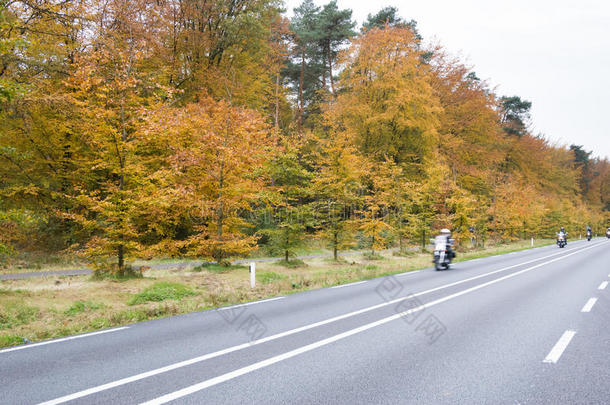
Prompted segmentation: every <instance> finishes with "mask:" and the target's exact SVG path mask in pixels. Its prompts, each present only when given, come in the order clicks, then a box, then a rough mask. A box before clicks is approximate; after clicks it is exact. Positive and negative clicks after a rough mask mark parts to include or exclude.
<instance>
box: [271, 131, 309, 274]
mask: <svg viewBox="0 0 610 405" xmlns="http://www.w3.org/2000/svg"><path fill="white" fill-rule="evenodd" d="M277 146H278V147H277V149H276V152H275V154H274V156H273V157H272V158H271V159H270V161H269V162H268V179H269V184H268V185H267V187H266V192H265V198H264V200H265V201H266V203H267V205H268V211H270V215H263V218H265V220H268V222H269V223H268V224H264V225H267V226H266V227H265V228H264V229H262V230H261V231H259V233H261V234H262V235H265V236H266V237H267V238H268V241H269V242H268V247H269V250H270V252H272V253H275V252H277V253H280V254H281V255H282V257H283V258H284V261H285V262H288V261H289V259H290V257H293V256H295V249H296V248H298V247H299V246H301V245H302V244H303V241H304V239H305V238H306V236H307V233H306V230H307V228H311V227H312V226H313V213H312V212H311V204H310V202H311V201H312V197H313V196H312V190H311V182H312V180H313V173H312V172H311V171H310V170H309V169H308V167H307V166H308V165H307V163H306V162H305V161H304V160H303V157H302V155H301V153H300V146H299V140H298V139H295V137H292V136H291V137H285V138H282V139H281V140H280V141H279V142H278V145H277Z"/></svg>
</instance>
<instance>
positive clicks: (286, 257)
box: [284, 250, 288, 261]
mask: <svg viewBox="0 0 610 405" xmlns="http://www.w3.org/2000/svg"><path fill="white" fill-rule="evenodd" d="M284 254H285V260H286V261H288V251H287V250H286V251H285V252H284Z"/></svg>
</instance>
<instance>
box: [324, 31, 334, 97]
mask: <svg viewBox="0 0 610 405" xmlns="http://www.w3.org/2000/svg"><path fill="white" fill-rule="evenodd" d="M326 52H327V54H328V76H329V79H330V90H331V93H332V95H333V98H334V97H335V81H334V80H333V61H332V56H331V53H330V42H328V43H327V44H326Z"/></svg>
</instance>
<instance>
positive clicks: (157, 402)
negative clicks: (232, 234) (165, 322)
mask: <svg viewBox="0 0 610 405" xmlns="http://www.w3.org/2000/svg"><path fill="white" fill-rule="evenodd" d="M587 249H589V248H586V249H582V250H580V251H577V252H574V253H571V254H568V255H565V256H562V257H559V258H556V259H553V260H550V261H548V262H545V263H540V264H537V265H535V266H532V267H528V268H526V269H523V270H519V271H518V272H516V273H511V274H508V275H506V276H503V277H500V278H497V279H495V280H491V281H487V282H485V283H483V284H479V285H477V286H474V287H471V288H467V289H466V290H462V291H460V292H457V293H455V294H451V295H448V296H446V297H443V298H439V299H437V300H435V301H432V302H428V303H426V304H424V305H420V306H418V307H415V308H413V309H410V310H408V311H404V312H401V313H398V314H394V315H391V316H388V317H386V318H383V319H380V320H378V321H375V322H371V323H368V324H366V325H362V326H360V327H358V328H355V329H351V330H348V331H346V332H343V333H340V334H338V335H334V336H331V337H329V338H326V339H323V340H319V341H317V342H314V343H311V344H309V345H306V346H302V347H299V348H297V349H294V350H291V351H289V352H286V353H283V354H280V355H278V356H274V357H271V358H268V359H266V360H262V361H259V362H258V363H254V364H251V365H249V366H246V367H242V368H240V369H237V370H234V371H231V372H229V373H226V374H223V375H220V376H218V377H214V378H211V379H209V380H205V381H202V382H200V383H198V384H194V385H191V386H189V387H186V388H183V389H181V390H178V391H175V392H171V393H169V394H166V395H163V396H161V397H158V398H155V399H153V400H150V401H147V402H143V403H142V404H141V405H161V404H165V403H167V402H170V401H174V400H176V399H178V398H182V397H185V396H187V395H190V394H193V393H195V392H197V391H201V390H203V389H206V388H208V387H211V386H213V385H217V384H220V383H223V382H225V381H228V380H231V379H233V378H236V377H239V376H241V375H244V374H247V373H250V372H252V371H255V370H258V369H261V368H263V367H267V366H270V365H272V364H275V363H278V362H280V361H283V360H286V359H289V358H291V357H294V356H297V355H299V354H302V353H305V352H308V351H311V350H314V349H317V348H319V347H322V346H326V345H328V344H330V343H333V342H336V341H338V340H341V339H344V338H346V337H349V336H352V335H355V334H357V333H360V332H363V331H365V330H368V329H371V328H375V327H377V326H380V325H383V324H386V323H388V322H391V321H394V320H396V319H399V318H401V317H403V316H405V315H409V314H412V313H413V312H417V311H421V310H423V309H426V308H430V307H432V306H435V305H438V304H440V303H443V302H445V301H449V300H451V299H454V298H457V297H460V296H462V295H466V294H469V293H471V292H473V291H477V290H480V289H481V288H484V287H487V286H490V285H492V284H496V283H499V282H501V281H504V280H507V279H510V278H513V277H516V276H518V275H520V274H524V273H527V272H529V271H532V270H534V269H537V268H539V267H541V266H545V265H547V264H549V263H553V262H556V261H558V260H562V259H565V258H566V257H568V256H572V255H574V254H576V253H580V252H582V251H584V250H587ZM403 299H404V298H403ZM568 332H571V333H572V336H569V338H564V337H565V335H566V333H568ZM568 332H566V333H564V336H562V338H561V339H560V340H559V342H558V343H557V345H555V347H554V348H553V350H551V353H549V356H547V359H549V358H551V361H550V362H553V363H556V362H557V360H558V359H559V357H560V356H561V353H563V351H564V350H565V347H566V346H567V345H568V343H570V340H571V339H572V337H573V334H575V333H576V332H572V331H568ZM566 340H567V341H566ZM560 343H561V344H560ZM558 346H559V349H558ZM557 352H559V353H558V354H557ZM551 356H552V357H551ZM547 359H545V362H547ZM552 359H555V360H554V361H553V360H552Z"/></svg>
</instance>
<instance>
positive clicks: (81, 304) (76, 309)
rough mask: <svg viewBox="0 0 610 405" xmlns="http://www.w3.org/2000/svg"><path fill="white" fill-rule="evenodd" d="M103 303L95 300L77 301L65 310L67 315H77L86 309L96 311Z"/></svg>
mask: <svg viewBox="0 0 610 405" xmlns="http://www.w3.org/2000/svg"><path fill="white" fill-rule="evenodd" d="M101 307H102V304H98V303H97V302H93V301H75V302H74V304H72V305H71V306H70V308H68V309H66V310H65V311H64V314H66V315H76V314H80V313H82V312H85V311H95V310H97V309H100V308H101Z"/></svg>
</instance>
